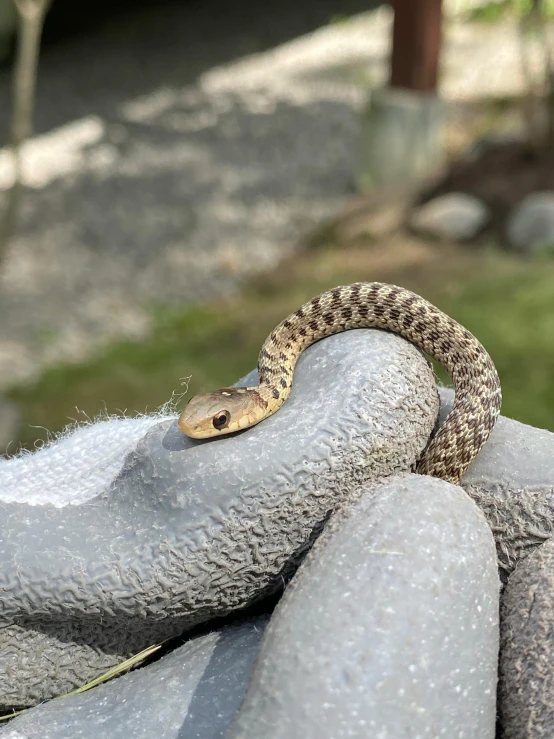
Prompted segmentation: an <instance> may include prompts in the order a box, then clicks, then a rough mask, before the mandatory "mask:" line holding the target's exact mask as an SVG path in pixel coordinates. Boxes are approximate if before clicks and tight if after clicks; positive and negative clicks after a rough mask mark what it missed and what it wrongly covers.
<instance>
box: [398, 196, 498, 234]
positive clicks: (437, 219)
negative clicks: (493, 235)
mask: <svg viewBox="0 0 554 739" xmlns="http://www.w3.org/2000/svg"><path fill="white" fill-rule="evenodd" d="M489 220H490V211H489V209H488V207H487V206H486V205H485V203H483V202H482V201H481V200H479V198H476V197H475V196H474V195H468V194H466V193H463V192H450V193H447V194H446V195H439V196H438V197H436V198H433V200H430V201H429V202H427V203H424V204H423V205H421V206H419V207H418V208H415V209H414V211H413V212H412V213H411V215H410V217H409V221H408V223H409V226H410V228H412V229H413V230H414V231H415V232H416V233H419V234H421V235H422V236H425V237H429V236H430V237H432V238H435V239H451V240H454V241H468V240H469V239H473V238H474V237H475V236H477V235H478V234H479V233H480V232H481V231H482V230H483V229H484V228H485V226H486V225H487V223H488V222H489Z"/></svg>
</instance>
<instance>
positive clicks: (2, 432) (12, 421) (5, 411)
mask: <svg viewBox="0 0 554 739" xmlns="http://www.w3.org/2000/svg"><path fill="white" fill-rule="evenodd" d="M20 422H21V411H20V410H19V408H18V406H17V405H16V404H15V403H13V402H12V401H11V400H8V399H7V398H4V397H2V396H1V395H0V454H3V453H4V452H6V451H7V450H8V447H9V445H10V444H11V443H12V441H13V439H14V437H15V436H16V433H17V429H18V426H19V424H20Z"/></svg>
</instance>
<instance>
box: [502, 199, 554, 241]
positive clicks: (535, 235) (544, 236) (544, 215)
mask: <svg viewBox="0 0 554 739" xmlns="http://www.w3.org/2000/svg"><path fill="white" fill-rule="evenodd" d="M506 233H507V237H508V242H509V244H510V246H511V247H512V248H513V249H516V250H517V251H522V252H534V251H538V250H541V249H549V250H552V251H554V192H548V191H547V192H536V193H533V194H532V195H528V196H527V197H526V198H525V199H524V200H523V201H522V202H521V203H520V205H519V206H518V207H517V208H516V209H515V210H514V212H513V213H512V214H511V215H510V217H509V219H508V223H507V225H506Z"/></svg>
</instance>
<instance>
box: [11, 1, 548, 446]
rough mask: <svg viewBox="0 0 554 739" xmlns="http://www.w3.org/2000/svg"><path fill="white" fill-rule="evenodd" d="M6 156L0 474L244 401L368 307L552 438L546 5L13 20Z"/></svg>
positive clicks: (44, 12)
mask: <svg viewBox="0 0 554 739" xmlns="http://www.w3.org/2000/svg"><path fill="white" fill-rule="evenodd" d="M0 145H1V146H2V148H0V452H3V453H6V454H14V453H17V452H18V450H20V449H21V448H22V447H23V448H28V449H33V448H38V447H39V446H40V445H41V444H42V443H43V442H44V440H45V439H47V438H48V437H49V435H50V434H54V433H57V432H59V431H61V430H62V429H63V428H64V427H65V426H66V425H67V424H71V423H74V422H75V421H77V422H86V421H87V420H88V419H94V418H97V417H99V416H100V415H102V414H106V413H109V414H119V413H126V414H128V415H132V414H134V413H144V412H152V411H154V410H156V409H157V408H159V407H160V406H161V405H162V404H164V403H166V402H167V401H168V400H170V399H173V400H174V401H175V402H177V403H179V405H178V407H181V405H182V404H183V403H184V402H186V399H187V398H188V397H190V396H191V395H192V394H194V393H196V392H198V391H204V390H210V389H215V388H218V387H221V386H224V385H228V384H231V383H233V382H235V381H236V380H237V379H238V378H239V377H240V376H241V375H242V374H244V373H246V372H247V371H248V370H250V369H251V368H252V367H253V366H254V365H255V364H256V360H257V355H258V351H259V349H260V347H261V344H262V342H263V340H264V339H265V337H266V336H267V334H268V333H269V332H270V330H271V329H272V328H273V327H274V326H275V325H276V324H277V323H278V321H280V320H281V319H282V318H284V317H285V316H286V315H287V313H288V312H290V311H292V310H294V309H296V308H297V307H299V306H300V305H301V303H302V302H304V301H305V300H307V299H309V298H311V297H312V296H313V295H316V294H317V293H319V292H321V291H322V290H325V289H327V288H329V287H333V286H335V285H337V284H345V283H349V282H354V281H360V280H368V281H371V280H381V281H387V282H392V283H396V284H399V285H403V286H405V287H408V288H410V289H412V290H414V291H416V292H418V293H420V294H422V295H423V296H425V297H426V298H427V299H429V300H431V301H432V302H434V303H435V304H436V305H438V306H439V307H440V308H441V309H443V310H444V311H446V312H447V313H449V314H450V315H452V316H453V317H454V318H456V319H457V320H458V321H460V322H462V323H463V324H464V325H466V326H467V327H468V328H469V329H470V330H471V331H472V332H473V333H474V334H475V335H476V336H477V337H478V338H479V339H480V340H481V341H482V343H483V344H484V345H485V346H486V347H487V349H488V350H489V352H490V353H491V355H492V356H493V358H494V360H495V362H496V364H497V367H498V370H499V373H500V376H501V380H502V384H503V388H504V407H503V412H504V414H505V415H509V416H512V417H514V418H517V419H518V420H521V421H523V422H526V423H531V424H534V425H537V426H541V427H544V428H549V429H551V430H553V431H554V383H553V381H552V377H553V374H554V0H490V1H488V2H487V1H485V0H482V1H481V0H442V2H441V0H396V2H394V3H393V4H392V6H391V5H389V4H382V3H378V2H373V1H372V0H295V1H294V2H289V0H279V2H275V1H274V0H268V2H265V3H259V2H254V0H238V2H233V3H231V2H228V1H227V2H225V0H180V1H177V0H157V2H153V0H133V1H132V2H131V0H119V2H114V1H113V0H110V1H108V0H95V1H94V2H92V0H86V1H85V0H82V1H81V2H79V3H75V2H72V0H51V1H50V2H48V0H0ZM441 378H442V379H445V380H446V376H445V375H441ZM187 390H188V395H187V396H185V397H184V398H182V397H181V395H182V394H183V393H184V392H186V391H187Z"/></svg>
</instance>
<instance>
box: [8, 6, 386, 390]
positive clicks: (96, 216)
mask: <svg viewBox="0 0 554 739" xmlns="http://www.w3.org/2000/svg"><path fill="white" fill-rule="evenodd" d="M310 5H313V7H311V8H310V7H309V6H310ZM348 5H349V7H346V8H344V7H343V8H341V11H342V12H345V11H349V10H356V9H359V7H358V8H356V3H355V2H350V3H348ZM360 5H362V3H359V4H358V6H360ZM335 6H336V4H335V3H331V2H324V3H321V2H319V0H318V2H315V0H314V2H313V3H311V4H310V3H308V4H303V6H302V8H301V9H299V8H298V7H297V6H295V5H293V4H292V3H291V4H290V6H287V5H281V4H279V6H277V4H275V5H274V7H273V8H272V9H271V8H270V9H269V10H268V8H267V7H264V10H263V11H262V10H261V9H260V7H258V5H256V4H254V3H252V4H251V6H246V5H243V4H241V12H242V15H240V14H239V13H238V11H237V10H236V9H233V8H232V7H230V6H229V5H226V6H225V7H222V6H221V4H220V3H217V4H216V3H215V2H208V3H198V4H195V3H191V4H189V3H186V4H183V5H182V7H181V6H179V5H177V4H170V5H167V6H166V8H165V9H164V11H163V12H160V13H156V12H155V11H154V10H153V9H152V8H150V9H145V10H141V11H140V12H139V13H137V14H136V16H131V17H129V18H126V19H125V22H123V20H122V19H117V18H116V19H115V20H114V21H113V22H111V23H110V24H108V25H107V26H106V27H104V28H99V29H97V30H96V31H95V32H94V33H91V34H90V36H87V37H82V38H80V37H76V38H69V39H66V41H65V42H63V43H62V42H59V43H58V44H56V45H51V46H47V47H46V49H45V52H44V54H43V60H42V67H41V75H40V93H39V100H38V111H37V117H38V125H37V131H38V132H39V135H38V136H37V137H35V139H34V140H33V142H31V143H30V145H29V148H28V168H27V179H28V182H29V184H30V186H31V187H32V188H33V189H32V192H30V193H29V195H28V197H27V198H26V201H25V208H24V216H23V219H22V224H21V228H20V230H19V232H18V235H17V238H15V239H14V240H13V242H12V248H11V250H10V252H9V254H8V257H7V261H6V262H5V264H4V266H3V269H2V274H1V276H0V315H1V316H2V321H1V323H0V389H1V388H2V387H7V386H10V385H12V384H13V383H15V382H18V381H22V380H26V379H30V378H32V377H34V376H36V375H37V374H38V373H39V371H40V370H41V369H42V368H43V367H44V366H46V365H48V364H49V363H51V362H56V361H59V360H60V359H70V360H78V359H79V358H82V357H85V356H86V355H87V354H90V352H91V351H93V349H95V348H97V347H99V346H101V345H102V344H103V343H105V342H107V341H109V340H110V339H111V338H113V337H116V336H132V337H141V336H144V335H146V334H147V333H148V331H149V330H150V326H151V320H150V312H149V308H150V307H151V306H152V304H153V303H160V302H181V303H187V302H197V301H207V300H209V299H210V298H212V297H213V296H214V295H220V294H221V293H229V292H231V291H233V290H235V289H236V288H237V286H239V285H240V283H241V280H242V279H243V278H244V277H245V276H246V275H248V274H251V273H252V272H255V271H258V270H266V269H268V268H271V266H272V265H275V264H276V263H277V262H278V261H279V260H280V259H281V258H282V257H284V256H285V255H286V254H288V253H290V251H291V249H292V248H293V245H294V243H295V241H297V239H298V238H299V237H300V236H301V235H302V234H304V233H305V232H306V231H307V230H309V229H310V228H311V227H313V226H314V225H315V224H317V223H320V222H321V221H322V219H324V218H326V217H328V216H329V215H332V213H333V212H336V210H337V209H338V208H339V207H340V206H341V204H342V203H343V202H344V199H345V198H346V197H347V195H348V194H349V192H350V191H351V189H352V182H351V179H352V172H353V167H354V161H355V156H356V149H357V140H358V126H359V117H358V111H359V109H360V106H361V105H362V104H363V101H364V97H365V95H364V91H363V88H362V87H361V86H360V85H359V82H358V80H357V79H355V74H353V72H352V68H351V67H352V60H353V58H354V57H353V55H352V49H351V48H349V46H348V44H347V45H345V43H344V30H343V27H344V28H347V27H348V26H349V25H350V24H349V23H346V24H331V25H327V26H326V27H323V28H322V29H321V30H320V31H316V33H315V34H314V35H313V36H310V35H308V36H307V37H304V38H302V37H301V38H300V39H299V40H297V41H292V42H290V43H288V44H285V45H282V46H280V47H277V50H276V51H272V50H270V51H268V52H263V51H261V52H259V53H258V54H257V55H256V56H255V57H252V55H251V54H250V55H249V59H250V61H248V60H247V61H246V63H244V62H241V61H239V62H236V63H234V62H231V63H229V64H226V65H220V66H219V67H218V66H217V64H218V63H220V62H222V61H223V60H226V59H234V58H235V59H236V58H239V59H240V57H242V56H244V52H245V51H256V50H257V49H259V48H264V47H271V46H272V45H274V44H277V43H278V42H279V41H282V40H283V39H287V38H291V37H292V38H294V36H296V35H298V34H300V33H302V32H303V31H305V30H306V29H309V28H313V27H315V26H317V25H318V24H320V23H324V22H326V21H328V20H329V18H330V17H331V16H332V14H333V12H336V11H335ZM365 7H366V8H367V4H365ZM216 11H217V13H218V14H219V16H216ZM299 11H300V15H299ZM378 15H379V14H378ZM245 17H246V18H247V21H246V22H245V20H244V18H245ZM216 18H217V20H215V19H216ZM366 18H367V22H368V23H369V26H367V23H366V25H365V26H364V25H362V26H361V27H360V28H358V29H357V30H356V28H354V27H352V28H351V29H350V37H352V39H355V40H356V49H357V53H359V51H360V49H361V48H363V47H368V44H367V37H366V32H367V30H368V28H369V30H371V29H372V28H374V26H375V23H376V22H377V23H381V25H382V22H383V18H382V17H381V16H379V17H378V18H377V19H375V18H373V17H372V15H371V14H368V16H367V17H366ZM347 35H348V34H347ZM377 35H378V36H379V38H382V37H383V34H382V33H381V34H377ZM375 43H376V44H379V43H380V44H381V45H382V41H379V39H377V41H376V42H375ZM374 45H375V44H374ZM371 47H372V43H371V39H370V44H369V52H371V50H372V49H371ZM366 53H367V50H366ZM356 63H357V62H356ZM8 83H9V78H8V74H7V71H4V72H3V73H2V75H0V93H1V95H3V96H4V97H5V96H6V95H7V88H8ZM345 83H346V84H345ZM5 109H6V107H5V105H3V100H2V98H1V97H0V111H4V112H3V113H1V114H0V126H4V128H5V125H6V114H5ZM60 124H61V125H62V127H61V128H57V129H53V130H51V129H52V127H53V126H60ZM9 181H10V170H9V167H8V162H7V160H6V156H5V154H2V152H0V196H1V191H2V190H5V189H6V188H7V186H8V185H9ZM1 199H2V198H1V197H0V201H1Z"/></svg>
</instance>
